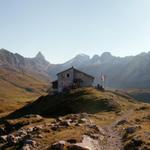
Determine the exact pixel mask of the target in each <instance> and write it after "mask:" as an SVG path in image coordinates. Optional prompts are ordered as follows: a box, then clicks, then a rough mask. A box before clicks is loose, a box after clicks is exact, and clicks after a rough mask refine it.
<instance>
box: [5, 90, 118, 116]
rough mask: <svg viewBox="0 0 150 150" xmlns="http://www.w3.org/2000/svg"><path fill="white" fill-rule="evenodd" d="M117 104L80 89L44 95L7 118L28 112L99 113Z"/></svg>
mask: <svg viewBox="0 0 150 150" xmlns="http://www.w3.org/2000/svg"><path fill="white" fill-rule="evenodd" d="M116 108H117V105H115V104H113V103H111V100H108V99H99V98H98V97H96V96H94V95H92V94H89V93H87V92H86V91H78V92H75V93H71V94H62V95H47V96H42V97H40V98H39V99H38V100H36V101H34V102H33V103H31V104H28V105H26V106H24V107H23V108H21V109H19V110H16V111H15V112H13V113H11V114H9V115H8V116H6V117H5V119H14V118H19V117H22V116H24V115H27V114H39V115H41V116H43V117H58V116H64V115H67V114H72V113H82V112H87V113H91V114H94V113H98V112H102V111H112V110H116Z"/></svg>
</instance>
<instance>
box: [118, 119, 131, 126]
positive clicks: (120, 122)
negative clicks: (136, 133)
mask: <svg viewBox="0 0 150 150" xmlns="http://www.w3.org/2000/svg"><path fill="white" fill-rule="evenodd" d="M126 123H128V121H127V120H125V119H123V120H119V121H118V122H117V123H116V125H123V124H126Z"/></svg>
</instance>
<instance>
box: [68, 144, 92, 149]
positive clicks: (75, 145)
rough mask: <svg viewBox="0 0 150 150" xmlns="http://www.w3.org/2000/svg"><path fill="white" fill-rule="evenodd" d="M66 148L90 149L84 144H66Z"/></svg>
mask: <svg viewBox="0 0 150 150" xmlns="http://www.w3.org/2000/svg"><path fill="white" fill-rule="evenodd" d="M67 149H68V150H90V149H89V148H87V147H86V146H82V145H80V144H72V145H68V146H67Z"/></svg>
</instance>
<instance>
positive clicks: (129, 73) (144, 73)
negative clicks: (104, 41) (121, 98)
mask: <svg viewBox="0 0 150 150" xmlns="http://www.w3.org/2000/svg"><path fill="white" fill-rule="evenodd" d="M71 66H74V67H76V68H78V69H81V70H82V71H85V72H86V73H89V74H91V75H92V76H94V77H95V84H96V83H99V82H100V74H101V73H103V74H105V75H106V83H105V84H106V86H107V87H112V88H149V87H150V52H148V53H141V54H139V55H136V56H127V57H116V56H113V55H112V54H111V53H109V52H105V53H103V54H102V55H101V56H99V55H94V56H93V57H92V58H90V57H89V56H88V55H85V54H79V55H77V56H75V57H74V58H73V59H71V60H69V61H67V62H65V63H63V64H51V63H49V62H48V61H46V60H45V58H44V56H43V54H42V53H41V52H39V53H38V54H37V55H36V57H34V58H24V57H23V56H21V55H19V54H13V53H11V52H9V51H7V50H5V49H0V69H2V68H5V69H6V68H7V69H13V70H18V71H19V72H22V73H24V72H28V73H30V74H32V75H34V76H35V77H37V78H40V79H42V80H48V79H51V80H54V79H55V78H56V74H57V73H58V72H60V71H62V70H64V69H67V68H69V67H71Z"/></svg>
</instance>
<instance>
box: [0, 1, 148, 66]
mask: <svg viewBox="0 0 150 150" xmlns="http://www.w3.org/2000/svg"><path fill="white" fill-rule="evenodd" d="M0 48H6V49H8V50H10V51H12V52H14V53H16V52H17V53H20V54H22V55H24V56H26V57H33V56H34V55H36V53H37V52H38V51H41V52H42V53H43V54H44V55H45V57H46V58H47V59H48V60H49V61H50V62H52V63H62V62H64V61H66V60H68V59H70V58H72V57H74V56H75V55H76V54H78V53H86V54H88V55H90V56H92V55H94V54H99V55H100V54H101V53H102V52H104V51H109V52H111V53H112V54H113V55H116V56H127V55H136V54H138V53H140V52H144V51H145V52H147V51H150V0H0Z"/></svg>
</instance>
